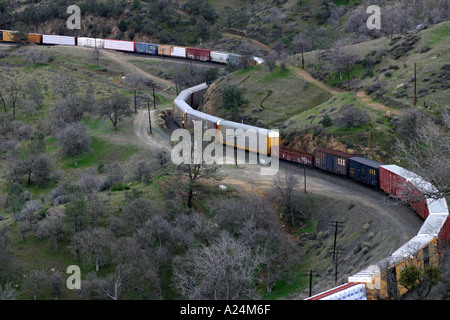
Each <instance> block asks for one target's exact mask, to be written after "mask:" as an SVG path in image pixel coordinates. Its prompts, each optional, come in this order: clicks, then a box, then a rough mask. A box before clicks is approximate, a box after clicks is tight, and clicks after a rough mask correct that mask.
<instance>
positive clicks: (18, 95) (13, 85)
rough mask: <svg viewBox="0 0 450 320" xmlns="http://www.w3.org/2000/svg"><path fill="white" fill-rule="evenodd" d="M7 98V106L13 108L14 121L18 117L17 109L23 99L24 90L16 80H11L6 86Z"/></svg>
mask: <svg viewBox="0 0 450 320" xmlns="http://www.w3.org/2000/svg"><path fill="white" fill-rule="evenodd" d="M5 92H6V94H5V96H6V101H7V104H8V105H10V106H11V107H12V110H13V119H15V117H16V108H17V107H18V105H19V102H20V100H21V99H22V97H23V94H24V90H23V88H22V86H21V85H20V84H19V83H18V80H17V79H15V78H12V79H9V80H8V81H7V82H6V85H5Z"/></svg>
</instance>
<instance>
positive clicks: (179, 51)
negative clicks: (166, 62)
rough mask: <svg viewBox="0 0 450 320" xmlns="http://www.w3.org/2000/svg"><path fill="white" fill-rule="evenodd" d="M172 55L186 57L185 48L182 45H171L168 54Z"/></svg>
mask: <svg viewBox="0 0 450 320" xmlns="http://www.w3.org/2000/svg"><path fill="white" fill-rule="evenodd" d="M170 55H171V56H172V57H182V58H186V48H184V47H175V46H174V47H173V51H172V52H171V54H170Z"/></svg>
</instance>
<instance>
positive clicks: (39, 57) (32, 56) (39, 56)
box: [25, 48, 47, 68]
mask: <svg viewBox="0 0 450 320" xmlns="http://www.w3.org/2000/svg"><path fill="white" fill-rule="evenodd" d="M46 61H47V57H46V54H45V53H44V52H43V51H42V50H37V49H35V48H31V49H30V50H28V51H27V53H26V55H25V63H28V64H31V65H32V66H33V67H34V68H35V67H36V65H37V64H38V63H44V62H46Z"/></svg>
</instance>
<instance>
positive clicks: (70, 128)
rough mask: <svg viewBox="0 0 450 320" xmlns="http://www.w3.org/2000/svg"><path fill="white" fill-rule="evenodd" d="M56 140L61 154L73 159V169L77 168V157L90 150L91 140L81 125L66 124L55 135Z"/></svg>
mask: <svg viewBox="0 0 450 320" xmlns="http://www.w3.org/2000/svg"><path fill="white" fill-rule="evenodd" d="M57 138H58V144H59V145H60V147H61V149H60V152H61V154H62V155H63V156H66V157H68V156H71V157H73V160H74V164H75V167H76V166H78V162H77V156H78V155H80V154H82V153H87V152H89V151H90V149H91V148H90V146H91V138H90V137H89V134H88V133H87V132H86V129H85V128H84V127H83V125H82V124H81V123H73V124H67V126H66V127H65V128H64V129H62V130H61V131H60V132H59V133H58V134H57Z"/></svg>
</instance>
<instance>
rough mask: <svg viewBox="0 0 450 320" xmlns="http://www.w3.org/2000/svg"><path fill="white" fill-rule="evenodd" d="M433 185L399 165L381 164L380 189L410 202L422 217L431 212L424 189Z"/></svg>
mask: <svg viewBox="0 0 450 320" xmlns="http://www.w3.org/2000/svg"><path fill="white" fill-rule="evenodd" d="M431 187H432V186H431V185H430V184H429V183H428V182H427V181H425V180H423V179H422V178H421V177H419V176H418V175H416V174H415V173H413V172H411V171H408V170H406V169H403V168H402V167H399V166H397V165H382V166H380V189H381V190H383V191H385V192H387V193H389V194H390V195H392V196H394V197H396V198H398V199H400V200H401V201H405V202H407V203H409V205H410V206H411V208H413V210H414V211H416V212H417V213H418V214H419V215H420V216H421V217H422V218H424V219H426V218H427V217H428V215H429V214H430V213H429V211H428V205H427V201H426V197H425V196H424V194H423V192H422V190H423V191H425V190H426V189H427V188H431Z"/></svg>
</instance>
